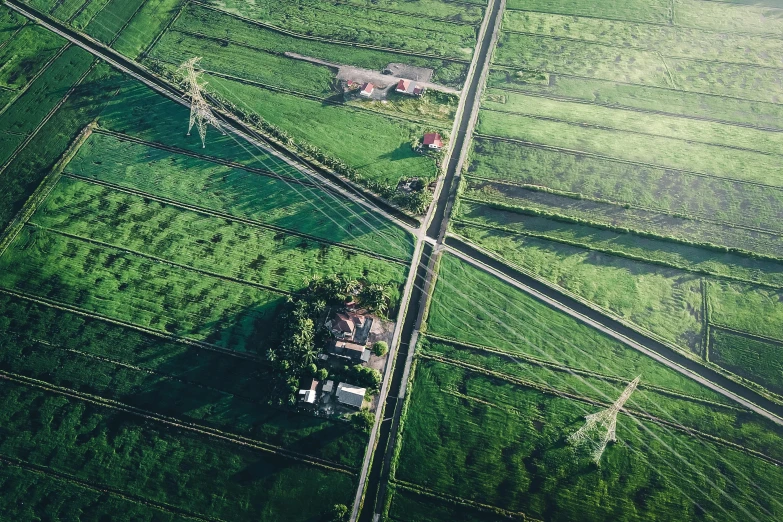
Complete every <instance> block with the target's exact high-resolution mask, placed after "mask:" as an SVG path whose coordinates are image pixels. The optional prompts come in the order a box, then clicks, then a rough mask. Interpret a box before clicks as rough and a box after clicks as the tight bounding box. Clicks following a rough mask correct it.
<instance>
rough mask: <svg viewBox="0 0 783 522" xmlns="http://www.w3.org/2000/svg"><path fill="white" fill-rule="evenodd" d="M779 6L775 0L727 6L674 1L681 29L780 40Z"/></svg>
mask: <svg viewBox="0 0 783 522" xmlns="http://www.w3.org/2000/svg"><path fill="white" fill-rule="evenodd" d="M731 4H734V5H731ZM781 7H783V6H781V5H780V2H775V1H774V0H771V1H760V2H755V1H746V0H739V1H737V0H734V1H732V2H728V5H723V4H719V5H715V4H709V3H705V2H700V1H699V0H674V13H675V15H674V20H675V23H676V24H677V25H678V26H683V27H697V28H699V29H705V30H708V31H723V32H729V33H731V32H738V33H756V34H759V35H764V36H767V35H768V36H772V37H780V36H781V34H783V30H781V28H780V23H779V22H778V20H779V18H780V17H781V16H783V10H782V9H780V8H781Z"/></svg>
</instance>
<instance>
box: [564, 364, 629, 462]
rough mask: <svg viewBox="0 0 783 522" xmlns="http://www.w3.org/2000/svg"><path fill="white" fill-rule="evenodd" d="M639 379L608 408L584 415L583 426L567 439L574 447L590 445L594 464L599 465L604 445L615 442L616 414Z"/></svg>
mask: <svg viewBox="0 0 783 522" xmlns="http://www.w3.org/2000/svg"><path fill="white" fill-rule="evenodd" d="M641 378H642V376H641V375H640V376H638V377H637V378H636V379H634V380H633V381H631V383H630V384H629V385H628V386H627V387H626V388H625V391H624V392H623V394H622V395H620V398H619V399H617V400H616V401H615V402H614V404H612V405H611V406H610V407H609V408H607V409H605V410H602V411H599V412H597V413H591V414H590V415H586V416H585V420H586V422H585V424H584V426H582V427H581V428H579V430H577V431H576V432H575V433H572V434H571V436H569V437H568V441H569V442H571V443H572V444H574V445H580V444H588V443H589V444H591V445H592V446H593V448H592V450H593V451H592V456H593V461H594V462H595V463H596V464H600V463H601V455H603V453H604V450H605V449H606V445H607V444H608V443H609V442H615V441H617V434H616V433H615V428H616V427H617V413H618V412H619V411H620V409H621V408H622V407H623V405H624V404H625V401H627V400H628V398H629V397H630V396H631V394H632V393H633V391H634V390H635V389H636V386H637V385H638V384H639V380H640V379H641ZM596 435H597V436H596Z"/></svg>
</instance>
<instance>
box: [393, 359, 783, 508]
mask: <svg viewBox="0 0 783 522" xmlns="http://www.w3.org/2000/svg"><path fill="white" fill-rule="evenodd" d="M595 410H596V408H595V407H591V406H588V405H585V404H582V403H580V402H578V401H574V400H569V399H565V398H561V397H555V396H552V395H549V394H545V393H541V392H539V391H537V390H534V389H530V388H526V387H519V386H515V385H512V384H510V383H506V382H503V381H500V380H499V379H496V378H492V377H488V376H484V375H481V374H480V373H474V372H469V371H466V370H463V369H460V368H457V367H454V366H451V365H444V364H442V363H439V362H435V361H432V362H430V361H420V362H419V364H418V366H417V368H416V377H415V381H414V386H413V391H412V394H411V399H410V403H409V406H408V410H407V413H406V418H405V425H404V426H405V429H404V432H403V437H402V447H401V450H400V455H399V461H398V467H397V471H396V477H397V478H398V479H400V480H403V481H406V482H412V483H415V484H417V485H419V486H422V487H425V488H428V489H429V490H435V491H436V492H442V493H446V494H449V495H454V496H457V497H461V498H466V499H468V500H474V501H478V502H482V503H486V504H490V505H493V506H496V507H499V508H503V509H508V510H511V511H515V512H523V513H525V514H526V515H527V516H530V517H532V518H539V519H547V520H574V519H577V518H578V519H579V520H607V519H611V520H671V519H678V520H689V519H703V520H723V519H724V518H723V517H725V516H727V514H728V516H730V517H737V516H739V517H741V516H742V515H744V514H745V513H750V516H753V517H754V518H757V519H759V520H775V519H776V517H777V516H779V514H780V510H781V506H780V505H779V504H778V503H777V502H775V501H774V497H775V495H777V494H778V493H777V492H778V489H779V487H780V485H779V484H780V477H779V476H778V474H779V473H780V472H779V471H778V469H777V467H776V466H774V465H772V464H768V463H765V462H763V461H760V460H759V459H756V458H753V457H751V456H750V455H747V454H745V453H743V452H741V451H737V450H734V449H729V448H726V447H724V446H721V445H718V444H711V443H708V442H706V441H700V440H697V439H693V438H692V437H690V436H688V435H687V434H685V433H681V432H677V431H672V430H669V429H666V428H662V427H660V426H658V425H656V424H654V423H650V422H646V421H632V420H631V419H630V418H629V417H627V416H622V415H621V416H620V417H619V418H618V439H619V441H620V442H619V443H617V444H615V445H612V446H610V447H609V448H608V449H607V451H606V453H605V454H604V457H603V460H602V464H601V466H600V467H596V466H595V465H593V464H590V463H588V462H587V461H586V459H577V458H574V453H573V450H572V449H571V448H570V447H569V446H568V445H567V444H566V441H565V437H566V436H567V435H568V434H570V433H571V432H573V431H574V430H576V429H577V428H578V427H579V426H580V425H581V424H582V422H583V421H582V416H583V415H584V414H585V412H593V411H595ZM672 452H677V454H678V455H679V456H680V458H679V459H678V458H677V457H675V456H674V455H672ZM691 452H698V454H699V458H693V457H692V456H691ZM683 461H684V462H683ZM726 483H731V484H732V495H731V497H730V498H725V497H722V496H721V495H720V491H721V490H722V488H723V487H724V484H726ZM694 504H696V505H694Z"/></svg>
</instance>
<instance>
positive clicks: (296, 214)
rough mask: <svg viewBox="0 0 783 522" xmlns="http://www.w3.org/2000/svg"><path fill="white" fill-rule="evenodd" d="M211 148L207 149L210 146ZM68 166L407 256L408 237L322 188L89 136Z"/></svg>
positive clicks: (165, 194)
mask: <svg viewBox="0 0 783 522" xmlns="http://www.w3.org/2000/svg"><path fill="white" fill-rule="evenodd" d="M210 150H211V149H210ZM66 172H68V173H72V174H78V175H80V176H85V177H88V178H94V179H98V180H101V181H107V182H110V183H114V184H117V185H120V186H122V187H127V188H131V189H136V190H140V191H143V192H146V193H149V194H154V195H158V196H162V197H165V198H168V199H171V200H174V201H177V202H181V203H185V204H189V205H196V206H199V207H202V208H207V209H212V210H216V211H220V212H225V213H227V214H230V215H232V216H236V217H241V218H245V219H252V220H256V221H259V222H261V223H267V224H270V225H275V226H279V227H283V228H287V229H290V230H294V231H298V232H303V233H306V234H310V235H313V236H316V237H321V238H324V239H328V240H330V241H336V242H341V243H345V244H347V245H353V246H359V247H362V248H366V249H368V250H373V251H375V252H378V253H380V254H385V255H389V256H392V257H397V258H399V259H408V258H409V257H410V256H411V255H412V252H413V241H412V239H411V237H410V236H409V235H408V234H407V233H406V232H405V231H404V230H403V229H401V228H398V227H397V226H396V225H393V224H391V223H390V222H388V221H386V220H384V219H381V218H379V217H377V216H376V215H374V214H371V213H370V212H368V211H367V210H365V209H364V207H361V206H359V205H358V204H355V203H351V202H347V201H342V200H340V199H336V200H333V199H332V198H331V196H329V195H328V194H326V193H324V192H322V191H321V189H320V188H307V187H302V186H299V185H296V184H291V182H284V181H280V180H278V179H275V178H273V177H269V176H263V175H260V174H256V173H251V172H247V171H244V170H240V169H232V168H229V167H224V166H222V165H217V164H213V163H209V162H206V161H203V160H201V159H197V158H190V157H187V156H183V155H176V154H171V153H169V152H166V151H162V150H158V149H153V148H151V147H147V146H144V145H136V144H129V143H123V142H121V141H118V140H117V139H116V138H114V137H111V136H103V135H98V134H93V135H92V136H91V137H90V138H89V139H88V140H87V142H86V143H85V144H84V145H83V146H82V148H81V149H80V150H79V152H78V153H77V155H76V156H75V157H74V159H73V160H72V161H71V162H70V163H69V164H68V166H67V168H66Z"/></svg>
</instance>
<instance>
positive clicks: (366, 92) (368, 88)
mask: <svg viewBox="0 0 783 522" xmlns="http://www.w3.org/2000/svg"><path fill="white" fill-rule="evenodd" d="M373 91H375V86H374V85H373V84H371V83H370V82H367V83H365V84H364V85H362V90H361V91H359V96H364V97H365V98H369V97H370V96H372V93H373Z"/></svg>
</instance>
